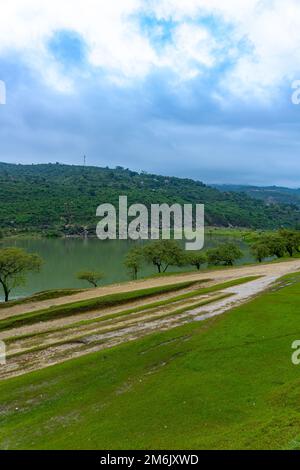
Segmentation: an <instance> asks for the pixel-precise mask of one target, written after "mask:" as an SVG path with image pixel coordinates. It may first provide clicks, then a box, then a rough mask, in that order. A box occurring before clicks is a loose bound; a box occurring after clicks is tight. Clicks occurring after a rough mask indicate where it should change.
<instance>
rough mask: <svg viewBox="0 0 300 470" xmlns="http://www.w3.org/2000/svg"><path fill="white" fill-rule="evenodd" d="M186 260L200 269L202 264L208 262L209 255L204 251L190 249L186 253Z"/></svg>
mask: <svg viewBox="0 0 300 470" xmlns="http://www.w3.org/2000/svg"><path fill="white" fill-rule="evenodd" d="M186 262H187V264H189V265H191V266H195V267H196V268H197V269H198V271H199V270H200V268H201V266H202V264H205V263H207V256H206V254H205V253H203V252H202V251H190V252H189V253H187V254H186Z"/></svg>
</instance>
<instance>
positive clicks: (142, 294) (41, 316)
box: [0, 280, 205, 331]
mask: <svg viewBox="0 0 300 470" xmlns="http://www.w3.org/2000/svg"><path fill="white" fill-rule="evenodd" d="M198 282H205V281H204V280H203V281H189V282H181V283H176V284H170V285H166V286H158V287H151V288H149V289H139V290H136V291H130V292H121V293H118V294H111V295H104V296H102V297H97V298H94V299H89V300H83V301H80V302H72V303H69V304H63V305H58V306H55V307H48V308H46V309H42V310H38V311H33V312H30V313H23V314H21V315H15V316H13V317H9V318H6V319H4V320H0V331H1V330H4V329H7V328H12V327H14V326H23V325H32V324H33V323H37V322H41V321H48V320H54V319H58V318H63V317H68V316H70V315H76V314H80V313H84V312H88V311H92V310H96V309H102V308H108V307H114V306H116V305H123V304H126V303H128V302H130V301H133V300H138V299H142V298H145V299H147V298H149V297H153V296H155V295H159V294H166V293H169V292H174V291H179V290H181V289H186V288H188V287H191V286H192V285H194V284H195V283H198Z"/></svg>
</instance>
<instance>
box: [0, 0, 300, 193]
mask: <svg viewBox="0 0 300 470" xmlns="http://www.w3.org/2000/svg"><path fill="white" fill-rule="evenodd" d="M0 80H2V81H4V82H5V85H6V104H5V105H0V161H5V162H11V163H47V162H57V161H58V162H61V163H68V164H82V163H83V155H86V158H87V164H89V165H97V166H109V167H115V166H117V165H120V166H123V167H126V168H131V169H133V170H137V171H141V170H143V171H148V172H151V173H157V174H165V175H174V176H181V177H192V178H194V179H199V180H201V181H203V182H205V183H235V184H256V185H273V184H276V185H283V186H290V187H300V105H298V106H297V105H296V104H293V103H292V99H291V96H292V93H293V89H292V84H293V83H294V81H295V80H300V1H299V0H285V1H284V2H283V1H282V0H242V1H241V0H110V1H109V2H108V1H107V0H59V1H58V0H51V1H50V0H44V1H43V2H41V1H40V0H9V2H1V6H0Z"/></svg>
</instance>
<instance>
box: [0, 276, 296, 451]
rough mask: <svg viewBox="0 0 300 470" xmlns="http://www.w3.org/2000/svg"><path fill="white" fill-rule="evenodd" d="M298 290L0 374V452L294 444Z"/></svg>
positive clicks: (290, 280)
mask: <svg viewBox="0 0 300 470" xmlns="http://www.w3.org/2000/svg"><path fill="white" fill-rule="evenodd" d="M299 295H300V276H299V275H291V276H288V277H285V278H284V280H283V281H282V282H281V283H279V284H278V285H277V287H276V288H274V289H271V290H270V291H269V292H267V293H265V294H263V295H261V296H259V297H257V298H255V299H254V300H252V301H251V302H249V303H247V304H245V305H243V306H241V307H238V308H235V309H233V310H231V311H230V312H228V313H226V314H224V315H222V316H220V317H215V318H214V319H210V320H207V321H205V322H193V323H189V324H187V325H184V326H180V327H178V328H174V329H173V330H170V331H167V332H161V333H155V334H152V335H150V336H146V337H144V338H142V339H140V340H137V341H133V342H130V343H127V344H123V345H121V346H118V347H115V348H112V349H110V350H105V351H102V352H98V353H96V354H90V355H87V356H83V357H81V358H79V359H76V360H71V361H68V362H65V363H63V364H61V365H57V366H53V367H49V368H48V369H44V370H41V371H38V372H34V373H31V374H27V375H24V376H21V377H18V378H14V379H9V380H7V381H2V382H1V383H0V403H1V405H0V407H1V408H0V448H1V449H24V448H25V449H37V448H39V449H57V448H64V449H80V448H84V449H135V448H142V449H166V448H167V449H180V448H185V449H224V448H226V449H227V448H228V449H231V448H233V449H237V448H238V449H248V448H249V449H257V448H258V449H261V448H263V449H282V448H283V449H299V448H300V405H299V404H300V400H299V399H300V366H298V367H297V366H294V365H292V363H291V354H292V349H291V344H292V342H293V341H294V340H297V339H300V308H299V307H300V301H299Z"/></svg>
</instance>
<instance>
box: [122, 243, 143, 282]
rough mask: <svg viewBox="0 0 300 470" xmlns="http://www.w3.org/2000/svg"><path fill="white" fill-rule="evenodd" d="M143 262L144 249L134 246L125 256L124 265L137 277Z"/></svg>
mask: <svg viewBox="0 0 300 470" xmlns="http://www.w3.org/2000/svg"><path fill="white" fill-rule="evenodd" d="M142 263H143V251H142V250H141V249H140V248H132V249H131V250H130V251H129V252H128V253H127V254H126V257H125V260H124V265H125V266H126V268H127V269H128V271H129V272H130V274H131V275H132V277H133V279H137V275H138V272H139V270H140V269H141V267H142Z"/></svg>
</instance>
